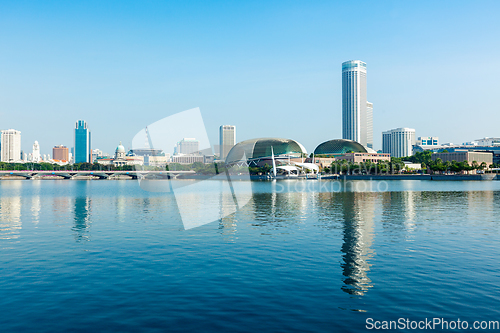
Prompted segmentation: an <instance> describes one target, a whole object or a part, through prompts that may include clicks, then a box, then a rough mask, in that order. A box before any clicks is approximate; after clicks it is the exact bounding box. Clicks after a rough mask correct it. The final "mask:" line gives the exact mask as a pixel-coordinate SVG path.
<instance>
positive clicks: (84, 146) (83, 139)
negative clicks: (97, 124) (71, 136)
mask: <svg viewBox="0 0 500 333" xmlns="http://www.w3.org/2000/svg"><path fill="white" fill-rule="evenodd" d="M91 142H92V141H91V136H90V129H89V128H88V126H87V122H86V121H85V120H78V121H77V122H76V126H75V155H74V162H75V163H85V162H86V163H92V144H91Z"/></svg>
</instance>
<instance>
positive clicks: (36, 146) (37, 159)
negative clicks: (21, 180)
mask: <svg viewBox="0 0 500 333" xmlns="http://www.w3.org/2000/svg"><path fill="white" fill-rule="evenodd" d="M41 159H42V158H41V156H40V145H39V144H38V141H35V143H34V144H33V155H32V161H33V162H34V163H39V162H40V160H41Z"/></svg>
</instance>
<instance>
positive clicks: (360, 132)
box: [342, 60, 373, 148]
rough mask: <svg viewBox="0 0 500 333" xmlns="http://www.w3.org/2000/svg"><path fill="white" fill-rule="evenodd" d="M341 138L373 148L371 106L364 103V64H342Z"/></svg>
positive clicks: (357, 62)
mask: <svg viewBox="0 0 500 333" xmlns="http://www.w3.org/2000/svg"><path fill="white" fill-rule="evenodd" d="M342 138H343V139H347V140H353V141H357V142H359V143H361V144H362V145H363V146H368V147H370V148H372V147H373V104H372V103H369V102H367V101H366V63H364V62H362V61H360V60H351V61H346V62H344V63H342Z"/></svg>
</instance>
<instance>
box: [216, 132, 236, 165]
mask: <svg viewBox="0 0 500 333" xmlns="http://www.w3.org/2000/svg"><path fill="white" fill-rule="evenodd" d="M235 144H236V126H233V125H222V126H221V127H220V128H219V153H220V157H219V158H220V159H221V160H225V159H226V156H227V154H228V153H229V151H230V150H231V148H233V146H234V145H235Z"/></svg>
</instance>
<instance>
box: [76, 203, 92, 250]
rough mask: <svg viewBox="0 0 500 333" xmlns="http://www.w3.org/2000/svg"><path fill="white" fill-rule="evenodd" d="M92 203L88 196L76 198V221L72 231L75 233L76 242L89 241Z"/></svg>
mask: <svg viewBox="0 0 500 333" xmlns="http://www.w3.org/2000/svg"><path fill="white" fill-rule="evenodd" d="M91 204H92V201H91V199H90V198H89V197H87V196H82V197H77V198H75V210H74V214H75V216H74V221H75V224H74V226H73V228H72V230H73V231H74V232H75V240H76V241H77V242H81V241H82V240H89V238H90V235H89V228H90V223H91V222H90V213H91V212H90V210H91Z"/></svg>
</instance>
